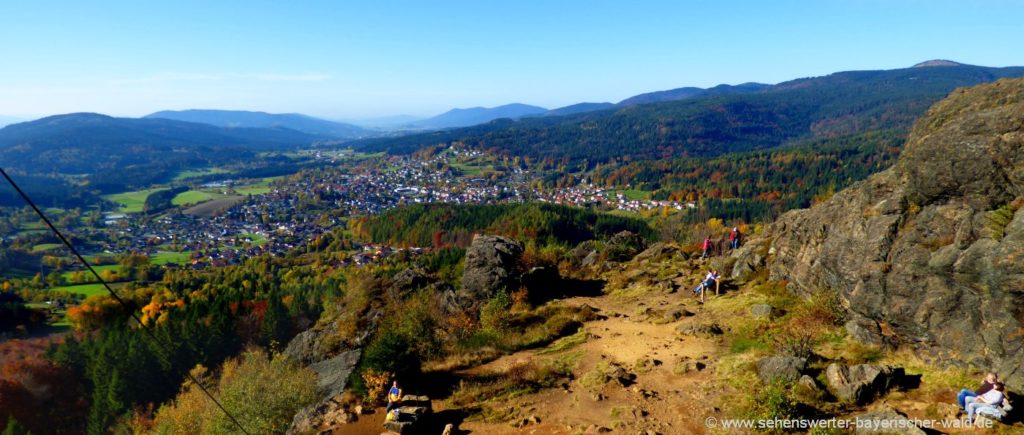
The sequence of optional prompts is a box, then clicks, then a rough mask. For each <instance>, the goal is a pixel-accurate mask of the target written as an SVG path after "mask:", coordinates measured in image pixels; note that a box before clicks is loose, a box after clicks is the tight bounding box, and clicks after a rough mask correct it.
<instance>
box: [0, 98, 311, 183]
mask: <svg viewBox="0 0 1024 435" xmlns="http://www.w3.org/2000/svg"><path fill="white" fill-rule="evenodd" d="M316 140H317V137H316V136H312V135H309V134H306V133H301V132H298V131H295V130H288V129H282V128H221V127H215V126H211V125H205V124H196V123H191V122H181V121H173V120H167V119H130V118H113V117H109V116H105V115H99V114H94V113H75V114H68V115H58V116H52V117H48V118H43V119H39V120H36V121H32V122H25V123H20V124H14V125H9V126H7V127H5V128H3V129H0V164H2V165H3V168H4V169H7V170H12V172H15V173H17V174H19V179H32V177H48V178H47V179H50V180H51V181H50V182H51V183H55V184H58V185H59V184H61V183H63V181H61V180H59V179H57V178H53V177H55V176H56V175H58V174H64V175H76V176H77V175H84V176H86V179H87V180H89V181H90V183H91V185H92V186H93V187H94V188H98V189H101V190H102V189H103V185H105V184H109V183H111V182H112V183H113V185H116V186H119V188H123V186H124V185H125V184H132V182H135V183H139V184H141V185H145V184H146V183H152V182H156V181H160V180H162V179H163V178H165V177H166V176H168V175H169V174H172V173H175V172H177V171H180V170H182V169H185V168H191V167H205V166H216V165H221V164H225V163H230V162H243V161H252V160H253V159H255V158H256V153H257V152H260V151H268V150H287V149H294V148H299V147H305V146H308V145H310V144H312V143H313V142H314V141H316ZM102 180H106V181H102ZM115 190H116V189H115ZM3 193H4V192H3V189H2V188H0V196H2V195H3ZM6 193H10V192H6Z"/></svg>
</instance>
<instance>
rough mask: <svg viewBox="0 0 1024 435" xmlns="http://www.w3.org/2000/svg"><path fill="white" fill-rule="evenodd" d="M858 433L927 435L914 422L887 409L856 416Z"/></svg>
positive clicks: (897, 412)
mask: <svg viewBox="0 0 1024 435" xmlns="http://www.w3.org/2000/svg"><path fill="white" fill-rule="evenodd" d="M853 421H854V424H855V426H854V427H856V433H858V434H901V435H925V433H926V432H925V431H924V430H922V429H921V428H919V427H917V426H916V425H915V424H914V421H913V420H910V419H909V418H907V416H906V414H903V413H901V412H899V411H897V410H895V409H893V408H890V407H885V408H882V409H878V410H875V411H871V412H866V413H864V414H859V415H857V416H854V420H853Z"/></svg>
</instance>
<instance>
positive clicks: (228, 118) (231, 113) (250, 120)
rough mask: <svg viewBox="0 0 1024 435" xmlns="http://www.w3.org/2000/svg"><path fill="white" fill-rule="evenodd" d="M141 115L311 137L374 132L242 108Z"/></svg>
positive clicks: (350, 136) (349, 136)
mask: <svg viewBox="0 0 1024 435" xmlns="http://www.w3.org/2000/svg"><path fill="white" fill-rule="evenodd" d="M145 118H148V119H153V118H160V119H173V120H175V121H185V122H197V123H200V124H208V125H213V126H217V127H225V128H287V129H291V130H295V131H300V132H303V133H306V134H311V135H314V136H320V137H324V138H333V139H357V138H362V137H369V136H374V135H375V132H374V131H372V130H367V129H365V128H362V127H359V126H355V125H352V124H345V123H341V122H334V121H328V120H325V119H320V118H314V117H312V116H308V115H303V114H300V113H282V114H274V113H266V112H249V111H243V110H202V109H191V110H180V111H175V110H165V111H162V112H156V113H153V114H150V115H146V116H145Z"/></svg>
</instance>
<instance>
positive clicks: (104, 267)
mask: <svg viewBox="0 0 1024 435" xmlns="http://www.w3.org/2000/svg"><path fill="white" fill-rule="evenodd" d="M92 268H93V269H96V273H103V271H106V270H112V271H114V272H118V271H120V270H121V266H119V265H117V264H104V265H102V266H93V267H92ZM73 273H75V272H74V271H67V272H64V273H61V274H60V276H61V278H63V279H64V281H65V282H70V281H71V275H72V274H73ZM82 273H84V274H85V279H86V280H88V281H94V280H95V279H96V278H95V277H93V276H92V273H90V272H89V270H88V269H84V270H82Z"/></svg>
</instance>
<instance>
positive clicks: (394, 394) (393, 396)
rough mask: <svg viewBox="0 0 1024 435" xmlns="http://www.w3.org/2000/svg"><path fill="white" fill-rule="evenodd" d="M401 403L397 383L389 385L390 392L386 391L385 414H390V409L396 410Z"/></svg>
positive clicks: (400, 394) (400, 390)
mask: <svg viewBox="0 0 1024 435" xmlns="http://www.w3.org/2000/svg"><path fill="white" fill-rule="evenodd" d="M401 402H402V389H401V388H398V381H395V382H393V383H392V384H391V390H390V391H388V406H387V408H385V410H387V412H391V410H392V409H395V408H398V405H399V404H400V403H401Z"/></svg>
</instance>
